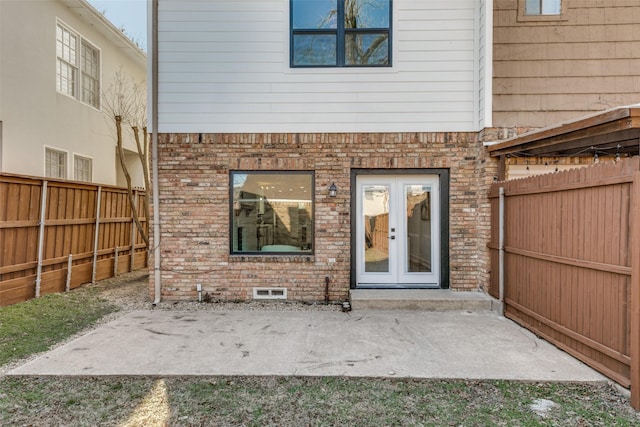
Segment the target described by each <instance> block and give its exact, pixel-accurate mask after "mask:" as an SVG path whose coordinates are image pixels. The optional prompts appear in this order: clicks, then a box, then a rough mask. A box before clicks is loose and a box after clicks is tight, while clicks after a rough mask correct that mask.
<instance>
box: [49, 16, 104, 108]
mask: <svg viewBox="0 0 640 427" xmlns="http://www.w3.org/2000/svg"><path fill="white" fill-rule="evenodd" d="M56 56H57V59H56V89H57V90H58V92H60V93H63V94H65V95H69V96H71V97H74V98H76V99H78V100H80V101H82V102H84V103H85V104H89V105H91V106H92V107H95V108H100V51H99V50H98V49H96V48H95V47H93V46H92V45H91V44H90V43H89V42H88V41H87V40H84V39H83V38H82V37H80V36H79V35H78V34H76V33H75V32H73V31H72V30H71V29H69V28H67V27H65V26H64V25H62V24H61V23H58V24H57V25H56Z"/></svg>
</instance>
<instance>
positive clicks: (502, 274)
mask: <svg viewBox="0 0 640 427" xmlns="http://www.w3.org/2000/svg"><path fill="white" fill-rule="evenodd" d="M639 171H640V158H639V157H633V158H630V159H625V160H623V161H619V162H617V163H608V164H600V165H594V166H590V167H586V168H582V169H574V170H570V171H566V172H559V173H555V174H548V175H541V176H536V177H531V178H526V179H519V180H514V181H505V182H499V183H495V184H493V185H492V187H491V190H490V199H491V204H492V220H491V221H492V236H491V242H490V244H489V248H490V252H491V286H490V294H491V295H492V296H494V297H495V298H502V299H503V301H504V310H505V315H506V316H507V317H509V318H510V319H513V320H515V321H516V322H518V323H519V324H521V325H523V326H524V327H526V328H528V329H530V330H532V331H533V332H535V333H536V334H537V335H539V336H542V337H544V338H545V339H547V340H549V341H550V342H552V343H553V344H555V345H556V346H558V347H559V348H561V349H563V350H565V351H566V352H568V353H570V354H572V355H573V356H575V357H577V358H578V359H580V360H582V361H583V362H585V363H586V364H588V365H590V366H591V367H593V368H595V369H597V370H598V371H600V372H602V373H603V374H604V375H606V376H608V377H609V378H611V379H613V380H615V381H616V382H618V383H620V384H621V385H623V386H625V387H630V388H631V394H632V404H633V406H634V407H635V408H639V407H640V388H639V387H640V372H639V369H638V368H639V367H640V354H639V352H640V335H639V334H640V172H639ZM501 193H503V195H502V196H501ZM501 213H503V214H502V221H501ZM501 224H503V228H502V230H503V234H501V232H500V230H501V227H500V225H501ZM501 243H502V244H501ZM501 259H502V262H501ZM501 280H502V282H501ZM501 289H502V291H501Z"/></svg>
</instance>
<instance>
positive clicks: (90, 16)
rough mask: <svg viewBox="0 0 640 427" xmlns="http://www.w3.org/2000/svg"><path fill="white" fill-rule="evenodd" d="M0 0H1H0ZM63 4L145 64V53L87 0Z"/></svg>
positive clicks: (124, 51) (126, 53)
mask: <svg viewBox="0 0 640 427" xmlns="http://www.w3.org/2000/svg"><path fill="white" fill-rule="evenodd" d="M0 1H2V0H0ZM60 1H61V2H62V3H63V4H64V5H65V6H67V7H68V8H69V9H71V10H73V11H74V12H76V13H78V15H80V17H81V18H82V19H84V20H85V21H86V22H88V23H89V24H91V25H94V27H95V28H96V30H97V31H99V32H100V33H102V35H104V36H105V37H107V38H108V39H109V40H110V41H111V42H112V43H113V44H114V46H116V47H117V48H118V49H120V51H121V52H122V53H124V54H125V55H128V56H129V57H130V58H131V59H132V60H134V61H135V62H137V63H138V65H140V66H141V67H144V68H146V66H147V55H146V54H145V53H144V52H143V51H142V49H140V47H139V46H137V45H136V44H135V43H134V42H133V41H132V40H131V39H129V37H127V36H126V35H125V34H124V33H123V32H122V30H120V29H118V28H117V27H116V26H115V25H113V23H112V22H111V21H109V20H108V19H107V18H106V17H105V16H104V15H103V14H102V13H100V12H99V11H98V10H97V9H96V8H94V7H93V6H92V5H91V4H90V3H89V2H88V1H87V0H60Z"/></svg>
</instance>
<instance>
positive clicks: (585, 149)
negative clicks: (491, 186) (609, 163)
mask: <svg viewBox="0 0 640 427" xmlns="http://www.w3.org/2000/svg"><path fill="white" fill-rule="evenodd" d="M487 149H488V150H489V154H490V155H491V156H492V157H501V156H508V155H516V156H536V157H542V156H544V157H553V156H562V157H566V156H593V155H594V154H595V153H598V154H611V155H615V154H620V155H625V154H628V155H638V154H640V104H635V105H630V106H625V107H617V108H613V109H610V110H606V111H603V112H599V113H596V114H592V115H590V116H586V117H582V118H578V119H576V120H572V121H569V122H564V123H559V124H556V125H552V126H549V127H546V128H542V129H537V130H534V131H530V132H527V133H524V134H522V135H518V136H515V137H512V138H509V139H506V140H504V141H500V142H499V143H496V144H493V145H489V146H488V147H487Z"/></svg>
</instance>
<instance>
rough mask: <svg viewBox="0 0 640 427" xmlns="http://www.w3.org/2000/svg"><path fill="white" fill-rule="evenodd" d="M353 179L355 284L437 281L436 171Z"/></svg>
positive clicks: (401, 284) (427, 284) (420, 284)
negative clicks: (354, 180)
mask: <svg viewBox="0 0 640 427" xmlns="http://www.w3.org/2000/svg"><path fill="white" fill-rule="evenodd" d="M356 185H357V190H356V194H357V201H356V202H357V204H356V209H357V213H356V218H357V223H356V224H355V233H356V241H357V242H358V243H357V247H356V248H355V251H356V283H357V285H358V286H371V287H438V286H439V268H438V267H439V262H440V261H439V252H438V248H439V240H438V236H439V231H438V230H439V208H438V206H437V204H438V200H439V199H438V177H437V176H433V175H431V176H430V175H380V176H374V175H367V176H361V177H360V176H359V177H357V179H356Z"/></svg>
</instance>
